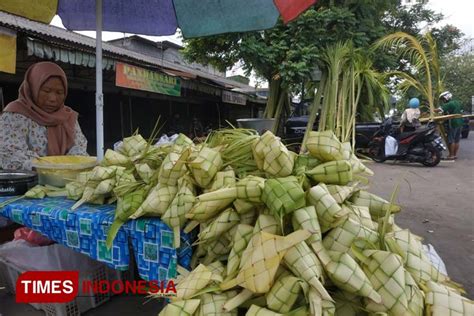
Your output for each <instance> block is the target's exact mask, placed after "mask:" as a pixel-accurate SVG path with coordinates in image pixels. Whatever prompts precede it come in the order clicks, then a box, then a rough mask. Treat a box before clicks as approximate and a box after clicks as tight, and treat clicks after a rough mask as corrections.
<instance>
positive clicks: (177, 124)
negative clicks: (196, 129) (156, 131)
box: [168, 113, 186, 136]
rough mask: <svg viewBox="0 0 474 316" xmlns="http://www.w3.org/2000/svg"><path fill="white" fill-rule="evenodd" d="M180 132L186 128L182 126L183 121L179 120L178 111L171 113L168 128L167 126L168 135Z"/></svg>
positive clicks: (183, 131) (184, 131)
mask: <svg viewBox="0 0 474 316" xmlns="http://www.w3.org/2000/svg"><path fill="white" fill-rule="evenodd" d="M180 133H183V134H184V133H186V129H185V127H184V123H183V122H182V120H181V116H180V115H179V113H175V114H174V115H173V118H172V119H171V121H170V123H169V128H168V135H170V136H171V135H174V134H180Z"/></svg>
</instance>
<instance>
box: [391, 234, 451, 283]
mask: <svg viewBox="0 0 474 316" xmlns="http://www.w3.org/2000/svg"><path fill="white" fill-rule="evenodd" d="M385 244H386V245H387V248H388V249H390V251H392V252H393V253H396V254H398V255H400V256H401V257H402V259H403V262H404V265H405V268H406V269H407V271H408V272H410V274H411V275H412V277H413V279H415V281H416V282H417V283H418V284H421V283H425V282H427V281H429V280H433V281H435V282H447V281H449V278H448V277H447V276H446V275H444V274H442V273H441V272H439V270H438V269H436V267H434V266H433V264H432V263H431V261H430V259H429V258H428V256H427V255H426V253H425V251H424V250H423V245H422V244H421V240H420V239H419V238H418V237H417V236H416V235H413V234H412V233H411V232H410V231H409V230H408V229H404V230H397V231H393V232H390V233H387V234H385Z"/></svg>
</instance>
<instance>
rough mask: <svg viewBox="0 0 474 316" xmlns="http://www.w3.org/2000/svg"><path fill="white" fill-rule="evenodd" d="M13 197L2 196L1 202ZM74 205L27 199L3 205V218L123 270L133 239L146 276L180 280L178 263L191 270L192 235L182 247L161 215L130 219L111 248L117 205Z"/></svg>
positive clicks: (140, 269)
mask: <svg viewBox="0 0 474 316" xmlns="http://www.w3.org/2000/svg"><path fill="white" fill-rule="evenodd" d="M8 198H9V197H0V203H1V202H3V201H6V200H8ZM74 203H75V201H72V200H67V199H65V198H44V199H41V200H36V199H22V200H19V201H16V202H13V203H11V204H8V205H7V206H5V207H4V208H0V216H3V217H6V218H9V219H11V220H13V221H14V222H16V223H19V224H22V225H24V226H26V227H29V228H31V229H33V230H35V231H37V232H39V233H41V234H43V235H45V236H46V237H48V238H49V239H51V240H54V241H56V242H58V243H60V244H62V245H64V246H66V247H68V248H70V249H73V250H75V251H77V252H80V253H82V254H85V255H87V256H89V257H91V258H93V259H95V260H97V261H100V262H103V263H106V264H107V265H109V266H110V267H112V268H114V269H117V270H127V269H128V267H129V262H130V251H129V250H130V247H129V246H130V243H131V249H132V250H133V255H134V257H135V261H136V263H137V266H138V273H139V275H140V277H141V278H142V279H144V280H169V279H171V278H175V277H176V268H177V264H179V265H181V266H183V267H185V268H189V265H190V262H191V256H192V249H191V238H190V236H189V235H188V234H184V233H182V234H181V247H180V248H179V249H175V248H174V247H173V231H172V230H171V229H170V228H169V227H168V226H167V225H166V224H165V223H163V222H162V221H161V220H160V219H159V218H156V217H142V218H139V219H137V220H130V221H128V222H127V223H125V225H123V226H122V227H121V228H120V230H119V232H118V233H117V237H116V238H115V239H114V241H113V244H112V247H111V249H108V248H107V247H106V243H105V241H106V238H107V233H108V231H109V228H110V225H111V224H112V222H113V220H114V214H115V211H114V210H115V205H112V204H110V205H90V204H84V205H82V206H80V207H79V208H78V209H77V210H75V211H74V212H72V211H71V207H72V205H73V204H74Z"/></svg>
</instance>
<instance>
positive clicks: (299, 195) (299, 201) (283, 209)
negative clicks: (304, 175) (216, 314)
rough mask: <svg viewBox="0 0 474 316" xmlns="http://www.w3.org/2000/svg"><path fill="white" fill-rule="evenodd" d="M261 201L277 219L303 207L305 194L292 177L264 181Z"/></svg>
mask: <svg viewBox="0 0 474 316" xmlns="http://www.w3.org/2000/svg"><path fill="white" fill-rule="evenodd" d="M262 200H263V202H264V203H265V205H266V206H267V207H268V208H269V209H270V211H271V212H272V213H273V214H274V215H276V216H279V217H283V216H284V215H286V214H289V213H291V212H293V211H295V210H297V209H299V208H302V207H304V206H305V203H306V201H305V193H304V191H303V189H302V188H301V186H300V185H299V184H298V180H297V179H296V178H295V177H293V176H290V177H286V178H276V179H268V180H267V181H265V186H264V188H263V194H262Z"/></svg>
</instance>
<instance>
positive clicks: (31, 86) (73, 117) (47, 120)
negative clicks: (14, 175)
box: [4, 62, 77, 156]
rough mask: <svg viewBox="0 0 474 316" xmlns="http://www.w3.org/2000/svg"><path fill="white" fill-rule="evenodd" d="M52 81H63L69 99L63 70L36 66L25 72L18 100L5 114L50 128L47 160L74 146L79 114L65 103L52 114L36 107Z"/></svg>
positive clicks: (64, 152)
mask: <svg viewBox="0 0 474 316" xmlns="http://www.w3.org/2000/svg"><path fill="white" fill-rule="evenodd" d="M51 77H59V78H60V79H61V81H62V82H63V85H64V91H65V94H66V95H67V78H66V74H65V73H64V71H63V70H62V69H61V67H59V66H58V65H56V64H55V63H51V62H40V63H36V64H34V65H32V66H31V67H30V68H28V70H27V71H26V74H25V79H24V80H23V83H22V84H21V86H20V90H19V96H18V99H17V100H15V101H13V102H10V103H9V104H8V105H7V107H6V108H5V110H4V112H13V113H18V114H21V115H23V116H26V117H28V118H30V119H32V120H33V121H35V122H36V123H38V124H39V125H41V126H45V127H47V129H48V156H56V155H65V154H67V152H68V151H69V149H71V147H72V146H74V139H75V127H76V122H77V112H75V111H73V110H72V109H71V108H70V107H68V106H66V105H64V103H63V104H61V106H60V107H59V108H58V109H57V111H56V112H53V113H48V112H46V111H44V110H42V109H41V108H40V107H39V106H38V105H37V100H38V94H39V91H40V88H41V86H42V85H43V84H44V83H45V82H46V81H47V80H48V79H49V78H51Z"/></svg>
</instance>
